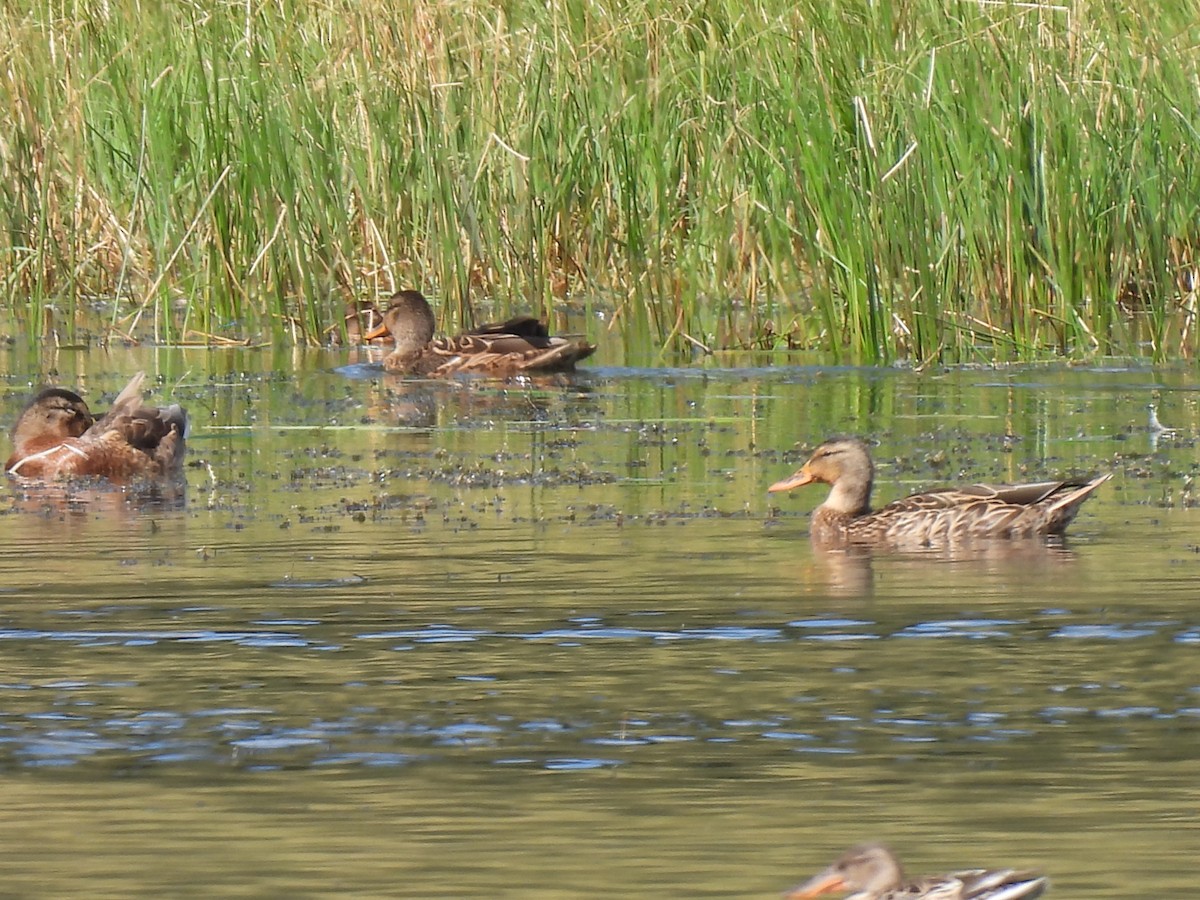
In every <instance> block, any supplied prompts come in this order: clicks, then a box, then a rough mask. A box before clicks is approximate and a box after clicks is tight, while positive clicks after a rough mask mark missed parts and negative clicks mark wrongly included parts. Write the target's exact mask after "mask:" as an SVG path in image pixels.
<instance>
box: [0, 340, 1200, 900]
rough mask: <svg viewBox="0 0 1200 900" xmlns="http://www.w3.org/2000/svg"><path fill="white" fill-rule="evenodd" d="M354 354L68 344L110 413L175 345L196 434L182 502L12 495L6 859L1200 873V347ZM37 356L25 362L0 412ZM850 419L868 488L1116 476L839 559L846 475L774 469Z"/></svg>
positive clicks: (512, 875)
mask: <svg viewBox="0 0 1200 900" xmlns="http://www.w3.org/2000/svg"><path fill="white" fill-rule="evenodd" d="M348 361H352V360H349V358H348V356H347V355H346V354H323V353H299V352H297V353H294V354H271V353H268V352H265V351H264V352H249V351H241V352H233V351H230V352H228V353H223V354H216V353H214V354H201V353H198V352H196V351H169V350H159V351H153V352H152V351H141V350H134V351H129V352H128V353H127V354H126V355H121V356H112V357H102V356H100V355H99V354H93V355H86V354H78V355H70V354H64V355H63V356H62V357H60V358H58V359H55V360H54V361H53V366H54V367H55V368H56V369H57V370H58V371H59V372H60V373H61V380H62V381H63V382H64V383H67V384H70V385H73V386H78V387H82V388H83V389H84V390H85V391H86V392H87V395H88V399H89V401H93V402H94V403H95V404H96V405H98V406H103V398H104V397H106V396H108V397H111V395H112V394H113V393H115V391H116V390H118V389H119V388H120V387H121V386H122V385H123V384H124V381H125V379H126V378H127V377H128V374H129V373H130V372H131V371H133V370H135V369H137V368H143V367H144V368H146V369H147V370H148V371H151V372H153V373H154V374H155V375H156V376H159V377H160V379H161V381H160V383H159V386H158V388H157V390H158V391H160V392H161V393H162V396H163V397H164V398H166V397H168V396H169V397H170V399H172V400H175V401H178V402H182V403H184V404H185V405H186V406H187V407H188V408H189V410H190V411H191V412H192V415H193V419H194V435H193V439H192V443H191V448H192V453H191V459H192V462H193V466H192V467H191V468H189V470H188V480H189V490H188V498H187V503H186V505H184V506H182V507H173V506H170V505H165V506H154V505H148V506H145V507H132V506H129V505H126V504H115V505H114V504H112V503H104V502H92V503H89V504H72V505H64V504H63V503H61V502H55V501H53V499H52V498H51V499H48V498H45V497H39V496H37V495H36V494H34V495H29V496H26V495H24V494H22V493H21V492H18V491H16V490H14V489H12V488H10V489H9V490H8V492H7V494H6V497H7V498H8V500H7V501H6V508H5V509H4V514H3V515H0V540H2V541H3V546H4V547H5V548H6V552H5V553H4V554H3V555H0V585H2V587H0V591H2V594H0V595H2V596H3V599H4V600H5V604H4V607H3V610H4V611H3V618H2V620H0V650H2V651H3V653H4V660H5V666H4V673H5V674H4V676H3V677H2V678H0V792H2V796H3V799H4V801H5V804H6V808H7V809H8V810H9V811H10V814H9V815H8V816H6V817H4V823H3V824H0V847H3V850H2V851H0V852H2V853H3V854H4V855H5V860H4V863H5V871H6V874H7V881H8V884H9V886H10V887H9V890H11V891H12V892H13V893H17V894H27V895H46V896H64V895H69V894H87V895H89V896H131V895H132V896H137V895H147V896H148V895H154V896H162V895H170V896H187V895H194V896H214V895H246V896H269V895H274V894H288V895H306V894H321V893H338V894H360V895H380V896H403V897H414V898H417V897H462V896H474V895H481V896H502V897H513V898H518V897H533V898H552V897H582V896H595V895H598V894H603V895H604V896H609V897H623V898H635V897H647V896H652V895H655V894H662V895H668V896H699V897H764V896H767V897H769V896H776V895H777V893H778V891H779V890H780V889H782V888H784V887H786V886H787V885H789V884H790V883H792V882H794V881H795V880H797V879H798V878H800V877H801V876H803V875H805V874H807V873H809V872H811V871H813V870H815V869H816V868H819V867H820V866H822V865H823V864H824V863H825V862H826V861H827V860H828V859H829V858H830V857H832V856H833V855H835V854H836V853H837V852H838V851H839V850H840V849H841V848H842V847H843V846H845V845H848V844H851V843H854V842H857V841H861V840H864V839H875V838H880V839H886V840H889V841H890V842H892V843H893V844H894V845H895V846H896V848H897V849H898V850H899V851H900V852H901V853H902V854H903V856H904V857H905V858H906V859H907V861H908V862H909V864H910V867H911V868H912V869H913V870H914V871H920V870H926V869H929V870H932V869H936V868H938V867H942V866H946V867H951V866H963V865H993V864H1018V865H1024V866H1035V867H1040V868H1043V869H1045V870H1046V871H1047V872H1048V873H1049V874H1050V875H1051V877H1052V879H1053V882H1054V887H1053V894H1052V896H1055V895H1057V896H1076V897H1088V898H1092V900H1103V898H1117V897H1129V896H1133V895H1134V894H1135V893H1136V894H1139V895H1140V894H1153V895H1156V896H1178V897H1182V896H1185V895H1187V896H1190V895H1191V893H1192V892H1193V891H1192V882H1193V881H1194V877H1193V876H1192V874H1191V872H1190V867H1191V861H1192V859H1194V857H1195V851H1196V849H1197V843H1198V842H1197V830H1198V829H1197V825H1196V821H1197V820H1196V812H1195V811H1196V806H1197V801H1198V799H1200V798H1198V796H1197V789H1196V787H1195V785H1196V784H1198V783H1200V781H1198V779H1197V776H1198V775H1200V765H1198V764H1197V762H1196V757H1197V754H1196V751H1195V747H1196V744H1197V731H1198V725H1200V662H1198V659H1197V657H1198V654H1197V648H1200V612H1197V610H1198V609H1200V605H1198V604H1197V602H1196V595H1197V584H1198V583H1200V582H1198V580H1197V578H1198V575H1200V553H1197V552H1196V550H1197V546H1198V545H1200V541H1198V540H1197V537H1198V535H1200V529H1198V528H1197V524H1198V523H1197V516H1200V511H1197V510H1194V509H1192V508H1191V505H1190V504H1191V496H1192V487H1191V479H1192V477H1193V476H1194V474H1195V471H1196V464H1197V448H1196V441H1195V437H1196V435H1197V434H1200V412H1198V410H1197V406H1196V402H1195V396H1196V395H1195V393H1194V387H1195V385H1194V383H1193V381H1192V376H1191V373H1190V372H1187V371H1184V370H1178V371H1154V370H1149V369H1139V368H1129V367H1118V366H1114V367H1112V368H1109V369H1097V368H1094V369H1089V370H1082V369H1022V370H1012V371H1009V370H1004V371H992V370H960V371H954V372H938V373H925V374H915V373H911V372H903V371H895V370H885V371H880V370H828V369H820V368H817V367H796V368H789V369H771V370H750V369H735V368H711V367H710V368H697V369H688V370H682V369H681V370H667V371H660V372H649V371H638V370H629V369H618V368H603V367H600V368H598V369H594V370H592V371H591V372H590V373H589V374H587V375H585V376H583V377H581V378H580V379H577V380H576V381H573V382H570V383H566V384H543V385H512V386H507V387H504V386H497V385H487V384H478V383H476V384H453V385H443V386H433V385H422V384H403V383H399V382H395V381H393V380H391V379H384V378H381V377H379V375H378V373H374V377H370V376H371V375H372V373H371V372H370V371H369V370H364V369H351V370H348V371H338V370H337V367H339V366H342V365H344V364H346V363H347V362H348ZM48 367H49V364H48V363H45V362H43V363H41V364H40V365H39V364H38V363H37V362H36V361H31V360H27V359H20V358H14V359H11V360H9V369H8V371H9V372H11V373H12V374H10V375H8V376H6V378H5V384H6V385H7V392H6V394H5V413H6V415H7V417H8V419H9V420H10V421H11V418H12V416H13V415H14V414H15V412H16V410H17V409H18V408H19V406H20V404H21V402H22V400H23V398H24V397H25V396H26V394H27V393H28V390H29V383H30V377H29V373H30V372H33V371H38V370H39V369H40V370H41V371H45V370H46V369H47V368H48ZM1152 398H1153V399H1157V400H1158V402H1159V406H1160V415H1161V416H1162V418H1163V419H1164V421H1168V422H1169V424H1171V425H1173V426H1174V427H1176V428H1177V429H1178V434H1176V435H1175V436H1173V437H1170V438H1164V439H1161V440H1159V441H1158V443H1157V445H1154V444H1152V442H1151V439H1150V436H1149V435H1148V434H1147V433H1146V432H1145V430H1144V428H1143V426H1144V424H1145V404H1146V403H1147V402H1149V401H1150V400H1151V399H1152ZM837 432H856V433H862V434H868V435H871V436H873V437H875V438H876V439H877V440H878V441H879V448H878V451H877V457H878V460H879V462H880V474H879V476H878V478H877V491H878V493H879V497H878V499H879V500H880V501H886V500H887V499H890V498H893V497H895V496H898V495H900V494H902V493H906V492H909V491H912V490H916V489H918V488H919V487H921V486H925V485H930V484H934V483H941V482H953V481H959V480H991V481H1005V480H1020V479H1024V478H1031V479H1033V478H1042V477H1050V476H1053V475H1056V474H1066V473H1083V472H1093V471H1101V470H1112V471H1114V472H1115V473H1116V478H1114V480H1113V481H1112V482H1110V483H1109V484H1108V485H1105V487H1104V488H1103V489H1102V490H1101V492H1100V495H1099V496H1098V497H1097V498H1096V499H1094V500H1092V501H1090V502H1089V503H1088V504H1087V505H1086V506H1085V507H1084V510H1083V513H1082V514H1081V516H1080V517H1079V519H1078V520H1077V521H1076V523H1075V525H1074V526H1073V527H1072V539H1071V540H1070V541H1069V542H1068V543H1067V545H1066V546H1065V547H1049V548H1047V547H1042V546H1029V545H1018V546H1010V547H1002V548H995V547H993V548H988V549H986V550H985V551H981V552H978V553H975V554H972V555H969V556H964V557H960V558H954V559H947V558H941V557H932V558H922V557H888V556H877V557H875V558H869V557H868V558H846V557H842V556H838V555H828V554H824V555H815V554H814V553H813V551H812V549H811V548H810V547H809V544H808V542H807V539H806V537H805V530H806V516H807V512H808V510H810V509H811V508H812V507H813V506H814V505H815V504H816V503H817V502H819V500H820V496H819V492H818V493H809V494H806V493H804V492H797V494H796V495H795V496H789V497H787V498H784V499H783V500H780V499H778V498H772V499H768V498H767V496H766V495H765V493H764V490H765V486H766V485H767V484H769V483H770V482H771V481H773V480H775V479H777V478H778V477H780V476H781V475H782V474H786V473H787V472H789V471H791V469H792V468H793V467H794V466H795V464H796V463H797V462H798V460H799V459H800V458H801V457H802V456H803V448H804V447H805V446H809V447H810V446H812V445H813V444H814V443H816V442H817V441H819V440H820V439H821V438H823V437H825V436H827V435H828V434H831V433H837ZM797 445H800V446H797Z"/></svg>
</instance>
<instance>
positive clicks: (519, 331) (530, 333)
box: [367, 291, 596, 378]
mask: <svg viewBox="0 0 1200 900" xmlns="http://www.w3.org/2000/svg"><path fill="white" fill-rule="evenodd" d="M435 327H436V323H435V321H434V318H433V310H431V309H430V308H429V304H428V303H427V302H426V300H425V298H424V297H423V296H422V295H421V293H420V292H418V291H399V292H398V293H397V294H395V296H393V297H392V303H391V305H390V306H389V307H388V309H387V312H385V313H384V314H383V324H382V325H381V326H379V327H378V328H376V329H375V330H374V331H372V332H370V333H369V334H368V335H367V338H368V339H374V338H378V337H382V336H384V335H385V334H389V333H390V334H391V335H392V337H393V338H394V339H395V342H396V348H395V349H394V350H393V351H392V352H391V353H390V354H389V355H388V356H386V357H384V360H383V366H384V368H385V369H387V371H389V372H393V373H395V374H398V375H417V376H423V377H426V378H441V377H445V376H449V375H456V374H458V373H462V372H469V373H474V374H479V375H490V376H493V377H499V378H508V377H511V376H514V375H521V374H531V375H533V374H547V373H552V372H570V371H573V370H574V369H575V364H576V363H577V362H579V361H580V360H582V359H586V358H587V357H589V356H591V355H592V354H593V353H595V352H596V348H595V346H593V345H592V344H589V343H587V342H586V341H582V340H568V339H566V338H561V337H550V333H549V330H548V329H547V327H546V326H545V324H543V323H542V322H540V321H539V320H537V319H535V318H534V317H533V316H517V317H515V318H512V319H509V320H508V321H507V322H499V323H495V324H489V325H484V326H483V327H481V328H476V329H473V330H471V331H468V332H465V333H463V334H460V335H457V336H455V337H449V338H440V339H437V340H434V337H433V333H434V330H435Z"/></svg>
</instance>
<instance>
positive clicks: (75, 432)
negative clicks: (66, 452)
mask: <svg viewBox="0 0 1200 900" xmlns="http://www.w3.org/2000/svg"><path fill="white" fill-rule="evenodd" d="M94 421H95V419H93V418H92V414H91V412H89V411H88V408H87V404H86V403H84V402H83V398H82V397H80V396H79V395H78V394H76V393H74V392H72V391H68V390H66V389H64V388H46V389H45V390H44V391H41V392H40V393H38V394H37V396H35V397H34V398H33V399H32V400H30V401H29V403H28V404H26V406H25V409H24V410H22V411H21V414H20V415H19V416H18V417H17V421H16V423H15V424H14V425H13V428H12V442H13V448H14V450H15V451H16V452H17V453H22V452H24V451H25V448H27V447H29V446H31V445H33V444H42V445H50V444H55V443H59V442H61V441H65V440H67V439H68V438H74V437H79V436H80V435H81V434H83V433H84V432H85V431H87V430H88V429H89V428H91V427H92V423H93V422H94Z"/></svg>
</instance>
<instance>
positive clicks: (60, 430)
mask: <svg viewBox="0 0 1200 900" xmlns="http://www.w3.org/2000/svg"><path fill="white" fill-rule="evenodd" d="M145 378H146V375H145V373H144V372H138V373H137V374H136V375H134V376H133V378H132V379H130V381H129V384H127V385H126V386H125V388H124V390H122V391H121V393H120V394H118V395H117V399H116V400H114V401H113V405H112V409H110V410H109V411H108V412H107V413H105V414H104V415H103V416H102V417H100V418H99V419H96V418H95V417H93V416H92V414H91V412H90V411H89V410H88V406H87V404H86V403H85V402H84V401H83V398H82V397H80V396H79V395H78V394H76V393H74V392H73V391H68V390H66V389H65V388H46V389H45V390H43V391H41V392H40V393H38V394H37V395H36V396H35V397H34V398H33V399H32V400H30V401H29V403H28V404H27V405H26V406H25V409H24V410H22V412H21V414H20V415H19V416H18V417H17V421H16V423H15V424H14V425H13V428H12V444H13V451H12V455H11V456H9V458H8V462H6V463H5V464H4V469H5V471H6V472H7V473H8V474H9V475H12V476H16V477H18V478H23V479H27V480H37V479H42V480H53V479H59V478H105V479H107V480H109V481H112V482H116V483H126V482H129V481H131V480H134V479H154V478H162V477H165V476H169V475H172V474H175V473H177V472H178V471H179V470H180V469H181V467H182V465H183V455H184V451H185V442H186V437H187V413H186V412H185V411H184V409H183V408H182V407H180V406H178V405H173V406H168V407H165V408H158V407H153V406H146V405H144V404H143V402H142V383H143V382H144V381H145Z"/></svg>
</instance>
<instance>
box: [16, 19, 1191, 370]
mask: <svg viewBox="0 0 1200 900" xmlns="http://www.w3.org/2000/svg"><path fill="white" fill-rule="evenodd" d="M0 33H3V34H4V36H5V38H6V40H5V42H4V43H5V45H6V46H7V47H8V50H7V51H6V52H5V54H4V62H5V66H4V72H5V77H4V78H3V79H0V92H2V93H3V104H4V109H5V110H6V111H7V117H8V121H7V122H6V124H5V128H4V129H3V130H2V131H0V196H2V198H3V202H2V203H0V224H2V226H3V228H4V231H5V233H6V234H7V235H8V246H7V247H6V251H5V252H4V254H3V255H2V256H0V277H2V279H3V281H2V284H3V293H4V295H5V298H6V302H5V306H6V308H7V312H6V313H5V317H6V318H7V323H6V325H7V326H8V328H9V330H10V331H11V333H13V334H18V333H23V334H24V335H26V336H28V339H30V340H36V339H37V337H38V336H39V335H42V334H45V333H47V332H48V331H49V330H50V329H51V328H54V329H56V330H57V331H59V332H62V333H64V334H66V335H71V336H73V335H75V333H76V331H77V330H79V331H83V330H85V329H87V330H89V331H90V332H95V333H97V334H100V335H101V336H102V337H108V338H110V339H127V338H128V337H129V336H131V335H133V336H137V337H139V338H144V339H148V340H155V341H161V342H171V341H174V342H180V341H185V342H207V343H213V344H220V343H223V342H231V341H252V342H266V341H280V340H291V341H296V342H303V343H322V342H326V341H328V340H330V339H331V337H332V336H334V335H336V334H338V333H339V332H341V331H342V329H343V327H344V326H343V316H344V314H345V312H346V309H347V307H348V304H354V303H357V302H360V301H364V300H368V301H380V302H381V301H382V300H383V299H384V298H385V297H386V296H387V295H389V294H390V293H391V292H392V291H393V290H396V289H399V288H404V287H415V288H420V289H422V290H423V291H425V292H426V293H427V294H429V295H431V296H432V297H434V298H436V299H435V305H437V306H439V320H440V325H441V327H442V328H443V329H446V330H454V329H455V328H459V327H465V326H469V325H472V324H477V323H478V322H480V321H482V320H483V319H485V318H488V317H492V316H493V315H495V316H498V315H503V314H506V313H509V312H512V311H518V310H520V311H530V312H532V313H533V314H535V315H539V316H550V317H551V318H552V320H553V316H554V312H555V310H561V309H564V308H569V309H571V310H572V312H573V313H575V314H576V316H577V318H576V321H583V322H584V323H585V325H586V329H587V331H588V337H589V338H590V339H591V340H593V341H598V342H599V343H600V344H601V345H603V344H604V343H606V342H623V343H625V344H626V345H628V346H633V347H649V348H662V349H663V350H664V351H667V352H674V351H691V350H694V349H695V348H697V347H701V346H702V347H704V348H707V349H711V350H724V349H746V348H754V349H767V350H786V349H805V350H815V351H821V352H823V353H827V354H830V356H831V358H832V359H834V360H836V361H840V362H855V363H886V362H891V361H895V360H908V361H911V362H912V363H913V364H916V365H924V364H928V363H931V362H946V363H954V362H969V361H996V362H1003V361H1008V360H1029V359H1045V358H1053V357H1064V358H1087V357H1092V356H1101V355H1119V356H1120V355H1124V356H1137V357H1151V358H1153V359H1156V360H1166V359H1176V358H1191V357H1192V356H1194V355H1196V353H1197V351H1198V350H1200V327H1197V323H1196V314H1197V297H1196V292H1197V289H1198V287H1200V285H1198V284H1197V278H1198V276H1197V268H1196V267H1197V255H1198V249H1200V233H1198V231H1200V216H1198V214H1197V212H1198V210H1197V207H1198V204H1200V153H1197V143H1198V140H1197V138H1198V131H1200V102H1198V95H1200V88H1198V85H1200V55H1198V54H1197V53H1196V52H1195V46H1196V44H1197V42H1198V40H1200V26H1198V25H1197V24H1196V19H1195V15H1194V11H1193V10H1192V9H1190V7H1187V6H1186V5H1184V6H1181V7H1178V8H1171V7H1163V8H1157V7H1156V8H1153V9H1151V8H1142V7H1138V6H1137V5H1136V4H1105V3H1085V4H1082V5H1081V4H1072V5H1070V6H1067V5H1053V4H1038V3H1027V2H1020V3H1018V2H993V0H977V2H950V3H945V2H940V0H939V2H936V3H934V2H931V0H912V2H904V3H868V2H854V3H837V4H828V3H826V2H821V0H800V2H794V0H751V2H750V3H746V2H743V0H634V2H625V0H594V2H590V3H559V2H557V0H550V2H546V0H509V2H503V3H496V2H493V0H486V2H485V0H409V2H406V3H398V4H386V3H374V2H347V0H327V2H323V3H318V4H309V3H300V2H297V0H276V2H273V3H266V4H249V3H236V4H235V3H228V2H226V3H218V4H204V5H202V6H196V5H191V4H168V5H166V6H163V7H155V8H154V9H153V10H150V8H149V7H145V6H143V5H141V4H136V3H132V2H129V0H112V2H109V3H103V4H71V3H67V4H50V3H46V2H44V0H43V2H28V0H25V2H22V0H18V2H16V3H12V4H8V5H6V7H5V9H4V10H3V12H0ZM18 339H19V338H18ZM778 358H779V359H780V361H781V362H782V361H785V360H786V359H787V357H786V355H785V354H782V353H781V354H780V355H779V357H778Z"/></svg>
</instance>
